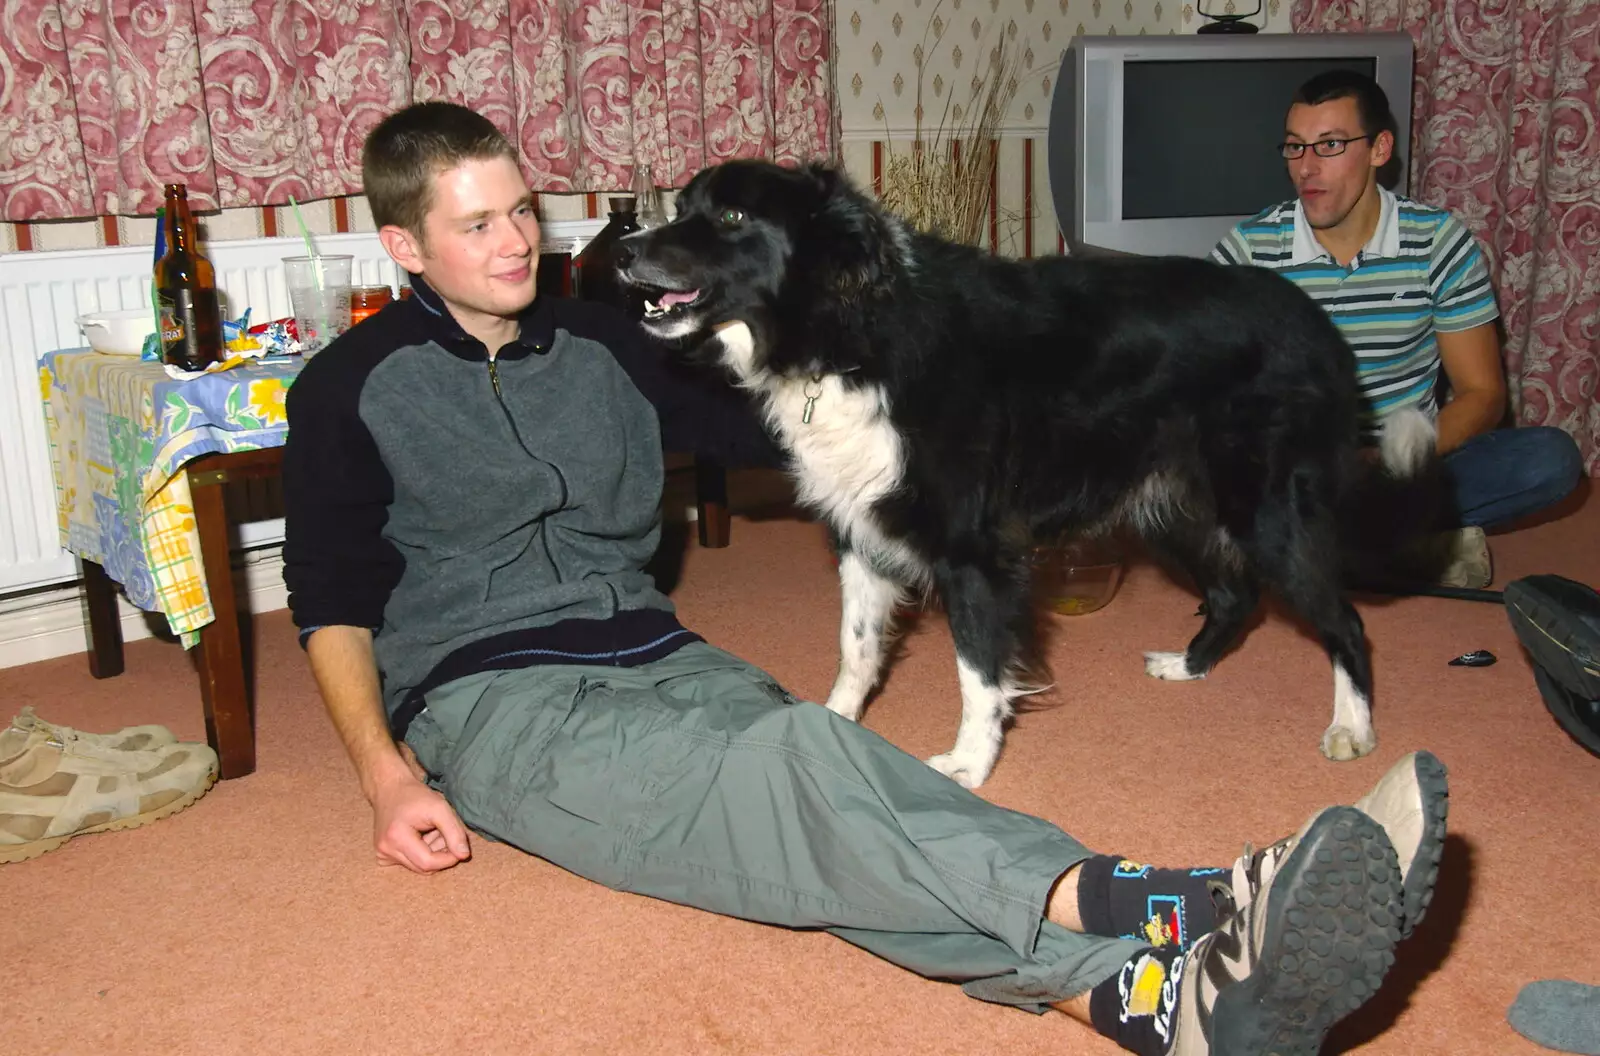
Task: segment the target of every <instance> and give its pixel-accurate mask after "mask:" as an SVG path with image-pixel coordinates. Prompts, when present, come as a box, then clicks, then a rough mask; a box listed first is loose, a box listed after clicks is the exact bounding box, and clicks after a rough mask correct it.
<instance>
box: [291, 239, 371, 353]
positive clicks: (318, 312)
mask: <svg viewBox="0 0 1600 1056" xmlns="http://www.w3.org/2000/svg"><path fill="white" fill-rule="evenodd" d="M354 262H355V258H354V257H352V256H351V255H350V254H348V253H323V254H320V255H318V256H316V257H284V258H283V270H284V275H285V278H286V281H287V283H288V286H289V304H290V306H291V307H292V308H293V310H294V326H295V330H296V331H298V332H299V335H300V354H301V355H305V356H311V355H315V354H316V353H317V352H320V351H321V350H322V349H324V348H327V347H328V343H329V342H331V341H332V340H333V339H334V338H336V337H338V336H339V335H340V334H342V333H344V332H345V331H346V330H348V329H350V273H351V266H352V264H354ZM318 265H320V272H321V273H320V275H319V274H318V271H319V268H318Z"/></svg>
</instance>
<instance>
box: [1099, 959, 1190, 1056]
mask: <svg viewBox="0 0 1600 1056" xmlns="http://www.w3.org/2000/svg"><path fill="white" fill-rule="evenodd" d="M1182 964H1183V951H1182V950H1180V949H1178V947H1176V946H1163V947H1161V948H1159V949H1149V950H1145V951H1143V952H1142V953H1136V954H1134V956H1133V959H1132V960H1130V961H1128V963H1127V964H1125V965H1123V966H1122V968H1121V969H1119V970H1118V972H1117V974H1116V975H1113V976H1112V977H1111V978H1109V979H1107V980H1106V981H1105V982H1103V983H1101V984H1100V985H1099V986H1097V987H1095V988H1094V989H1093V990H1091V991H1089V1021H1090V1022H1091V1023H1093V1024H1094V1029H1095V1030H1096V1031H1097V1032H1098V1033H1100V1034H1102V1035H1104V1036H1105V1037H1108V1038H1110V1039H1111V1040H1112V1041H1114V1042H1116V1043H1117V1044H1118V1045H1121V1046H1122V1047H1123V1048H1124V1049H1127V1050H1128V1051H1129V1052H1132V1053H1137V1054H1138V1056H1163V1054H1164V1053H1165V1052H1166V1051H1167V1048H1168V1047H1169V1046H1170V1045H1171V1044H1172V1029H1173V1025H1174V1020H1175V1019H1176V1016H1177V1010H1178V986H1179V984H1180V983H1181V982H1182V979H1181V976H1182V974H1183V968H1182Z"/></svg>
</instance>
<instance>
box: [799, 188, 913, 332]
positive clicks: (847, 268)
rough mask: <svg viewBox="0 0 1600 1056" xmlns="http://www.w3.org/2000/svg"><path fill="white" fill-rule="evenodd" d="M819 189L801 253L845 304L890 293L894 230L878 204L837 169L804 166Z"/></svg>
mask: <svg viewBox="0 0 1600 1056" xmlns="http://www.w3.org/2000/svg"><path fill="white" fill-rule="evenodd" d="M806 172H807V174H808V175H810V177H811V178H812V180H813V181H814V183H815V184H816V188H817V201H816V208H815V210H814V212H813V213H812V216H811V222H810V223H809V224H808V225H807V226H806V233H805V237H804V239H803V242H804V243H805V247H804V250H803V251H802V254H801V255H802V256H804V257H807V258H809V259H810V260H811V261H813V262H814V266H815V267H816V269H817V270H816V271H815V272H814V274H818V275H820V276H822V277H823V282H824V283H825V284H826V285H827V287H828V290H829V292H830V293H832V294H833V295H834V296H835V297H837V298H839V299H840V300H841V301H842V302H844V303H846V304H850V303H854V302H855V301H856V300H857V299H860V298H863V297H868V296H872V295H875V294H878V293H883V292H887V290H888V288H889V286H890V284H891V283H892V280H893V275H894V271H893V265H894V256H895V253H896V250H895V240H894V233H893V232H892V231H891V230H890V228H889V221H888V220H887V218H886V217H885V216H884V215H883V213H882V212H881V211H880V210H879V208H878V204H877V203H876V202H874V201H872V200H871V199H869V198H867V197H866V196H865V195H863V194H861V193H860V192H858V191H856V190H855V189H854V188H853V187H852V186H851V185H850V181H849V179H848V178H847V177H845V176H844V175H843V174H842V173H841V172H840V171H839V170H838V169H837V168H834V167H833V166H831V165H826V164H822V163H812V164H810V165H807V166H806Z"/></svg>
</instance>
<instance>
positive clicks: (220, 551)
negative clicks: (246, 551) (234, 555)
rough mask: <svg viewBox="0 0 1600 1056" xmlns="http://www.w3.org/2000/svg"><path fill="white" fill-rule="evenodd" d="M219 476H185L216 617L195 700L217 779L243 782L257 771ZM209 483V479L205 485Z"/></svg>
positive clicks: (206, 633)
mask: <svg viewBox="0 0 1600 1056" xmlns="http://www.w3.org/2000/svg"><path fill="white" fill-rule="evenodd" d="M219 476H221V477H223V478H224V479H225V475H224V474H218V473H210V474H200V473H195V472H190V474H189V493H190V496H191V498H193V500H194V520H195V530H196V531H197V533H198V534H199V536H200V556H201V560H202V563H203V565H204V568H205V574H206V587H207V589H208V590H209V591H210V592H211V608H212V610H213V612H214V613H215V614H216V615H215V619H213V620H212V621H211V622H210V623H209V624H207V625H206V626H205V627H202V628H201V629H200V644H199V645H197V646H196V647H195V649H196V651H197V656H196V666H197V668H198V669H199V672H200V699H201V700H202V701H203V702H204V704H205V712H206V739H207V740H208V741H209V742H210V744H211V747H212V748H214V749H216V752H217V756H218V760H219V762H220V776H221V777H222V778H223V779H224V780H226V779H228V778H234V777H243V776H244V775H246V774H248V773H251V772H253V771H254V770H255V768H256V735H255V723H254V721H253V717H252V714H251V707H250V695H249V683H248V680H247V679H246V677H245V670H244V643H243V640H242V639H241V637H240V634H239V602H238V599H237V597H236V596H235V593H234V589H233V565H232V562H231V561H230V560H229V558H228V515H227V511H226V509H225V508H224V505H223V501H222V500H223V494H222V483H223V482H222V480H217V479H215V478H217V477H219ZM207 478H210V479H207Z"/></svg>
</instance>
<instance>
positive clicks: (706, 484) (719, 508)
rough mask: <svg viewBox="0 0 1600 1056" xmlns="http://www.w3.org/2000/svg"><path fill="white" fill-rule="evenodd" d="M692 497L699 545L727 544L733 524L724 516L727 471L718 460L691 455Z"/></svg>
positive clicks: (725, 509)
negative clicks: (692, 473) (698, 529)
mask: <svg viewBox="0 0 1600 1056" xmlns="http://www.w3.org/2000/svg"><path fill="white" fill-rule="evenodd" d="M694 500H695V507H696V510H695V519H696V523H697V524H698V525H699V526H700V545H701V546H704V547H711V548H713V549H715V548H718V547H724V546H727V545H728V537H729V535H730V534H732V530H733V528H732V525H731V523H730V522H729V519H728V471H727V470H726V469H724V468H723V466H722V463H720V462H718V461H716V460H715V459H710V458H705V457H704V456H701V455H696V456H695V460H694Z"/></svg>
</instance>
